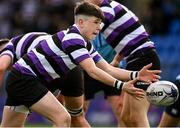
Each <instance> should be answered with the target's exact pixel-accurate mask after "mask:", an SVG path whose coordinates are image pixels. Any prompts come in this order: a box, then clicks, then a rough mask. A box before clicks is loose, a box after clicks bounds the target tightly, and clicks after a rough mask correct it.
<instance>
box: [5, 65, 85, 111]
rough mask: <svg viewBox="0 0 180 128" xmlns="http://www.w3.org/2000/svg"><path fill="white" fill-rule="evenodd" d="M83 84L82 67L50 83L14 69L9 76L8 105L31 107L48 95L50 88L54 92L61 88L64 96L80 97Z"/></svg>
mask: <svg viewBox="0 0 180 128" xmlns="http://www.w3.org/2000/svg"><path fill="white" fill-rule="evenodd" d="M83 86H84V82H83V72H82V70H81V68H80V67H76V68H74V69H73V70H71V71H70V72H69V73H68V74H67V76H65V77H63V78H61V79H55V80H53V81H52V82H50V83H48V84H45V83H42V82H41V81H40V80H39V79H38V78H36V77H34V76H30V75H24V74H21V73H19V72H18V71H16V70H15V69H12V71H11V72H10V73H9V75H8V77H7V83H6V91H7V94H8V98H7V101H6V105H8V106H19V105H25V106H26V107H28V108H29V107H30V106H32V105H33V104H34V103H36V102H37V101H39V100H40V99H41V98H42V97H43V96H44V95H46V93H47V92H48V90H49V91H51V92H52V93H53V92H54V91H56V90H57V89H59V90H61V93H62V94H63V95H64V96H70V97H78V96H82V95H83V91H84V87H83Z"/></svg>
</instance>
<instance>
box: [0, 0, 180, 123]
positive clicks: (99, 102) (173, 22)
mask: <svg viewBox="0 0 180 128" xmlns="http://www.w3.org/2000/svg"><path fill="white" fill-rule="evenodd" d="M77 1H80V0H0V38H5V37H8V38H11V37H12V36H15V35H18V34H21V33H27V32H31V31H43V32H48V33H50V34H54V33H56V32H57V31H59V30H62V29H66V28H67V27H68V26H69V25H71V24H72V23H73V8H74V5H75V3H76V2H77ZM116 1H118V2H120V3H122V4H124V5H125V6H127V7H128V8H129V9H130V10H132V11H133V12H134V13H135V14H136V15H137V16H138V17H139V19H140V21H141V22H142V24H143V25H144V26H145V28H146V30H147V31H148V33H149V34H150V35H151V39H152V41H154V42H155V46H156V47H157V51H158V53H159V55H160V59H161V64H162V65H161V67H162V71H163V72H162V74H161V76H162V79H163V80H169V81H174V80H175V77H176V76H177V75H178V74H180V57H179V56H180V39H179V38H180V0H116ZM5 97H6V93H5V91H4V87H2V88H1V93H0V119H1V118H2V111H3V105H4V102H5ZM162 111H163V108H161V107H157V106H151V108H150V110H149V114H148V117H149V121H150V123H151V126H157V124H158V123H159V119H160V117H161V113H162ZM86 116H87V119H88V121H89V122H90V124H91V125H92V126H116V125H117V122H116V119H115V117H114V115H113V114H112V111H111V108H110V107H109V104H108V103H107V102H106V101H105V100H104V99H103V96H102V93H101V92H100V93H98V94H97V97H96V99H95V100H94V101H93V102H92V103H91V105H90V109H89V111H88V113H87V115H86ZM38 124H40V125H41V126H42V125H44V126H48V125H50V123H49V121H47V120H46V119H44V118H42V117H41V116H39V115H37V114H35V113H33V114H31V115H30V116H29V117H28V121H27V126H32V125H35V126H37V125H38Z"/></svg>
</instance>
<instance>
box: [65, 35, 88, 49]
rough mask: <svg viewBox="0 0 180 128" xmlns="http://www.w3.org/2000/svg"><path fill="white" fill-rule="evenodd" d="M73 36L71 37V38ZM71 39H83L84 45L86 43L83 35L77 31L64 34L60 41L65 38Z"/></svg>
mask: <svg viewBox="0 0 180 128" xmlns="http://www.w3.org/2000/svg"><path fill="white" fill-rule="evenodd" d="M72 37H73V38H72ZM72 39H80V40H83V41H84V43H85V46H86V45H87V42H86V41H85V40H84V39H83V37H82V36H81V35H79V34H77V33H69V34H66V36H65V37H64V38H63V40H62V42H63V41H66V40H72Z"/></svg>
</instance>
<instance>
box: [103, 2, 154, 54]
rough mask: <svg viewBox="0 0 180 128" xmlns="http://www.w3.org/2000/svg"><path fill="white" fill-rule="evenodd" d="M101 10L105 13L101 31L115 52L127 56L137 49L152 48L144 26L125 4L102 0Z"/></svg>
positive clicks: (152, 45) (152, 44)
mask: <svg viewBox="0 0 180 128" xmlns="http://www.w3.org/2000/svg"><path fill="white" fill-rule="evenodd" d="M101 10H102V11H103V13H104V15H105V20H104V22H103V23H102V33H103V34H104V36H105V38H106V40H107V42H108V43H109V44H110V45H111V46H112V47H113V48H114V50H115V51H116V52H117V53H119V54H121V55H123V56H124V57H127V56H129V55H130V54H132V53H134V52H135V51H137V50H139V49H146V48H147V49H148V48H154V43H153V42H151V41H150V40H149V35H148V33H147V32H146V30H145V28H144V26H143V25H141V23H140V22H139V20H138V18H137V17H136V16H135V14H134V13H133V12H131V11H130V10H129V9H127V8H126V7H125V6H123V5H122V4H120V3H118V2H116V1H111V0H104V1H103V3H102V4H101Z"/></svg>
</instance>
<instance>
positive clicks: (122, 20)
mask: <svg viewBox="0 0 180 128" xmlns="http://www.w3.org/2000/svg"><path fill="white" fill-rule="evenodd" d="M130 18H132V17H131V16H130V15H129V14H128V13H126V14H125V15H123V16H122V17H121V18H119V19H118V20H116V21H115V22H113V23H112V24H111V25H110V26H109V27H108V28H107V29H106V30H105V31H104V32H103V34H104V36H105V38H107V37H108V36H109V35H110V34H111V33H112V32H113V31H114V29H115V28H117V27H119V26H120V25H122V24H123V23H125V22H126V21H128V20H129V19H130ZM109 28H111V29H109Z"/></svg>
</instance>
